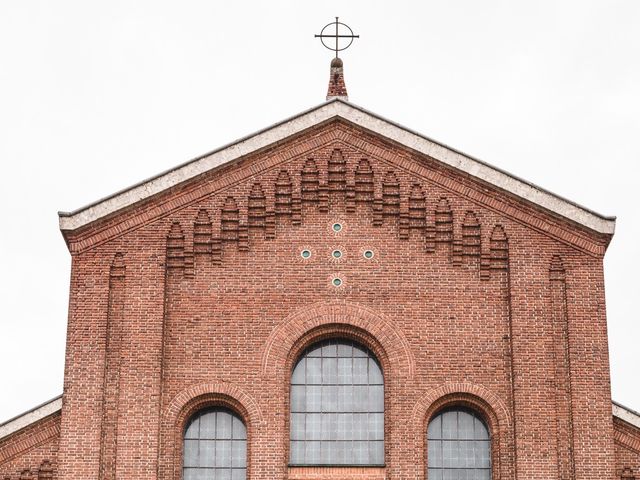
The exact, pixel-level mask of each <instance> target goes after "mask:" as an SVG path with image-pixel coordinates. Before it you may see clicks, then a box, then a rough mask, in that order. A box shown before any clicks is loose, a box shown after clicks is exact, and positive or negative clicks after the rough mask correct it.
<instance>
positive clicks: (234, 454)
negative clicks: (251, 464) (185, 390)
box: [183, 408, 247, 480]
mask: <svg viewBox="0 0 640 480" xmlns="http://www.w3.org/2000/svg"><path fill="white" fill-rule="evenodd" d="M246 477H247V429H246V427H245V425H244V423H243V422H242V420H241V419H240V417H238V415H236V414H235V413H234V412H232V411H231V410H228V409H226V408H208V409H206V410H201V411H199V412H198V413H196V414H195V415H194V416H193V417H191V419H190V420H189V422H188V423H187V428H186V429H185V433H184V467H183V480H205V479H207V480H208V479H216V480H219V479H224V480H245V479H246Z"/></svg>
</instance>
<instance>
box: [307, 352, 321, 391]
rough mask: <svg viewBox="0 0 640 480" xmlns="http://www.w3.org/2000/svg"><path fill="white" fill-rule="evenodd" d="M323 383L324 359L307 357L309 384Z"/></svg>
mask: <svg viewBox="0 0 640 480" xmlns="http://www.w3.org/2000/svg"><path fill="white" fill-rule="evenodd" d="M321 383H322V359H321V358H307V385H319V384H321Z"/></svg>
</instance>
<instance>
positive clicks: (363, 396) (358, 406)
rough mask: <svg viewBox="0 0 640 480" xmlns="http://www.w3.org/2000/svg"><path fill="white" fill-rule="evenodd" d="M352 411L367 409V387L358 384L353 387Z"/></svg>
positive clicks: (364, 410) (365, 410)
mask: <svg viewBox="0 0 640 480" xmlns="http://www.w3.org/2000/svg"><path fill="white" fill-rule="evenodd" d="M353 411H354V412H367V411H369V387H365V386H360V385H358V386H355V387H353Z"/></svg>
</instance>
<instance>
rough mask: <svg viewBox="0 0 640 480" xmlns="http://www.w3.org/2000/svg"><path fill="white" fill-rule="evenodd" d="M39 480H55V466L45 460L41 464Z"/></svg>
mask: <svg viewBox="0 0 640 480" xmlns="http://www.w3.org/2000/svg"><path fill="white" fill-rule="evenodd" d="M38 480H53V466H52V465H51V462H50V461H49V460H43V461H42V463H41V464H40V468H39V469H38Z"/></svg>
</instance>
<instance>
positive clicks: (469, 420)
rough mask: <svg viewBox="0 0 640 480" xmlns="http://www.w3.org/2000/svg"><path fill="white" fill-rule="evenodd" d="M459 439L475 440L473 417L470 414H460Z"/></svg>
mask: <svg viewBox="0 0 640 480" xmlns="http://www.w3.org/2000/svg"><path fill="white" fill-rule="evenodd" d="M458 438H460V439H468V440H473V416H472V415H471V414H470V413H468V412H458Z"/></svg>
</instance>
